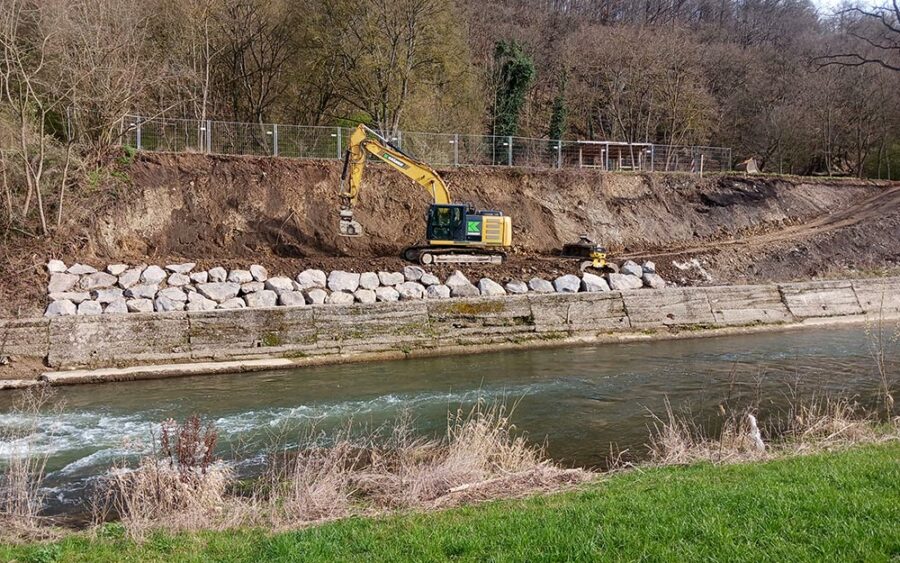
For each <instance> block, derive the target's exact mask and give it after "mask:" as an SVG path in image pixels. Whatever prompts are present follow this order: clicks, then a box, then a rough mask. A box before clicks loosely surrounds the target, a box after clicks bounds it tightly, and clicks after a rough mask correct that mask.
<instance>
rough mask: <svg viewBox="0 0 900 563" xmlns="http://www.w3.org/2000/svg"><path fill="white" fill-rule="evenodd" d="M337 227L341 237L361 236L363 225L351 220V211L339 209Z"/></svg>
mask: <svg viewBox="0 0 900 563" xmlns="http://www.w3.org/2000/svg"><path fill="white" fill-rule="evenodd" d="M339 229H340V232H339V233H338V234H339V235H340V236H342V237H361V236H362V235H363V227H362V225H360V224H359V222H357V221H354V220H353V212H352V211H346V210H342V211H341V222H340V225H339Z"/></svg>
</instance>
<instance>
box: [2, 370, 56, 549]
mask: <svg viewBox="0 0 900 563" xmlns="http://www.w3.org/2000/svg"><path fill="white" fill-rule="evenodd" d="M52 398H53V391H52V389H51V388H50V387H49V386H46V385H40V386H37V387H31V388H29V389H27V390H25V391H23V392H22V393H21V394H20V395H19V396H18V399H17V400H16V402H15V404H14V405H13V408H12V410H11V411H10V414H11V415H12V416H13V418H19V419H20V420H22V421H23V423H22V424H20V425H17V426H8V427H4V428H3V429H2V430H0V443H2V444H6V445H7V448H8V450H7V452H6V455H5V460H3V461H0V540H2V541H26V540H34V539H45V538H50V537H54V536H55V535H56V533H55V531H54V530H53V529H52V528H50V527H49V526H47V525H46V523H45V522H44V519H43V518H42V517H41V511H42V510H43V507H44V493H43V492H42V487H43V482H44V477H45V472H46V467H47V459H48V458H49V455H50V454H49V453H46V452H45V453H40V452H38V448H37V444H36V440H37V438H38V436H39V435H40V431H39V430H40V428H39V425H41V424H42V422H41V421H42V416H43V415H44V414H46V413H47V411H48V410H50V411H51V412H57V413H58V412H59V410H58V409H59V405H57V406H56V407H52V406H51V399H52Z"/></svg>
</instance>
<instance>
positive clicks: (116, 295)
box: [82, 287, 125, 305]
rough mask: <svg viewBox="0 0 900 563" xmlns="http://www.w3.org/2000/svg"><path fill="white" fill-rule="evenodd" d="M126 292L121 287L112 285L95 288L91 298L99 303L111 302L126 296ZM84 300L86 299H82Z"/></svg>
mask: <svg viewBox="0 0 900 563" xmlns="http://www.w3.org/2000/svg"><path fill="white" fill-rule="evenodd" d="M124 294H125V292H124V291H123V290H121V289H118V288H115V287H110V288H106V289H95V290H94V291H92V292H91V299H93V300H94V301H96V302H97V303H102V304H104V305H105V304H109V303H112V302H113V301H118V300H119V299H122V298H123V297H124ZM82 301H86V299H82Z"/></svg>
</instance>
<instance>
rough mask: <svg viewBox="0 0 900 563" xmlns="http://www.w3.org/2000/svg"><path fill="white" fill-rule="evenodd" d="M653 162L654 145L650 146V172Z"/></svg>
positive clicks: (654, 154) (654, 157) (654, 158)
mask: <svg viewBox="0 0 900 563" xmlns="http://www.w3.org/2000/svg"><path fill="white" fill-rule="evenodd" d="M654 160H656V145H650V172H653V161H654Z"/></svg>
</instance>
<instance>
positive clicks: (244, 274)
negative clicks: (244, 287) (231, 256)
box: [227, 270, 253, 284]
mask: <svg viewBox="0 0 900 563" xmlns="http://www.w3.org/2000/svg"><path fill="white" fill-rule="evenodd" d="M227 281H229V282H231V283H236V284H242V283H249V282H252V281H253V274H251V273H250V270H231V271H230V272H228V278H227Z"/></svg>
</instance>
